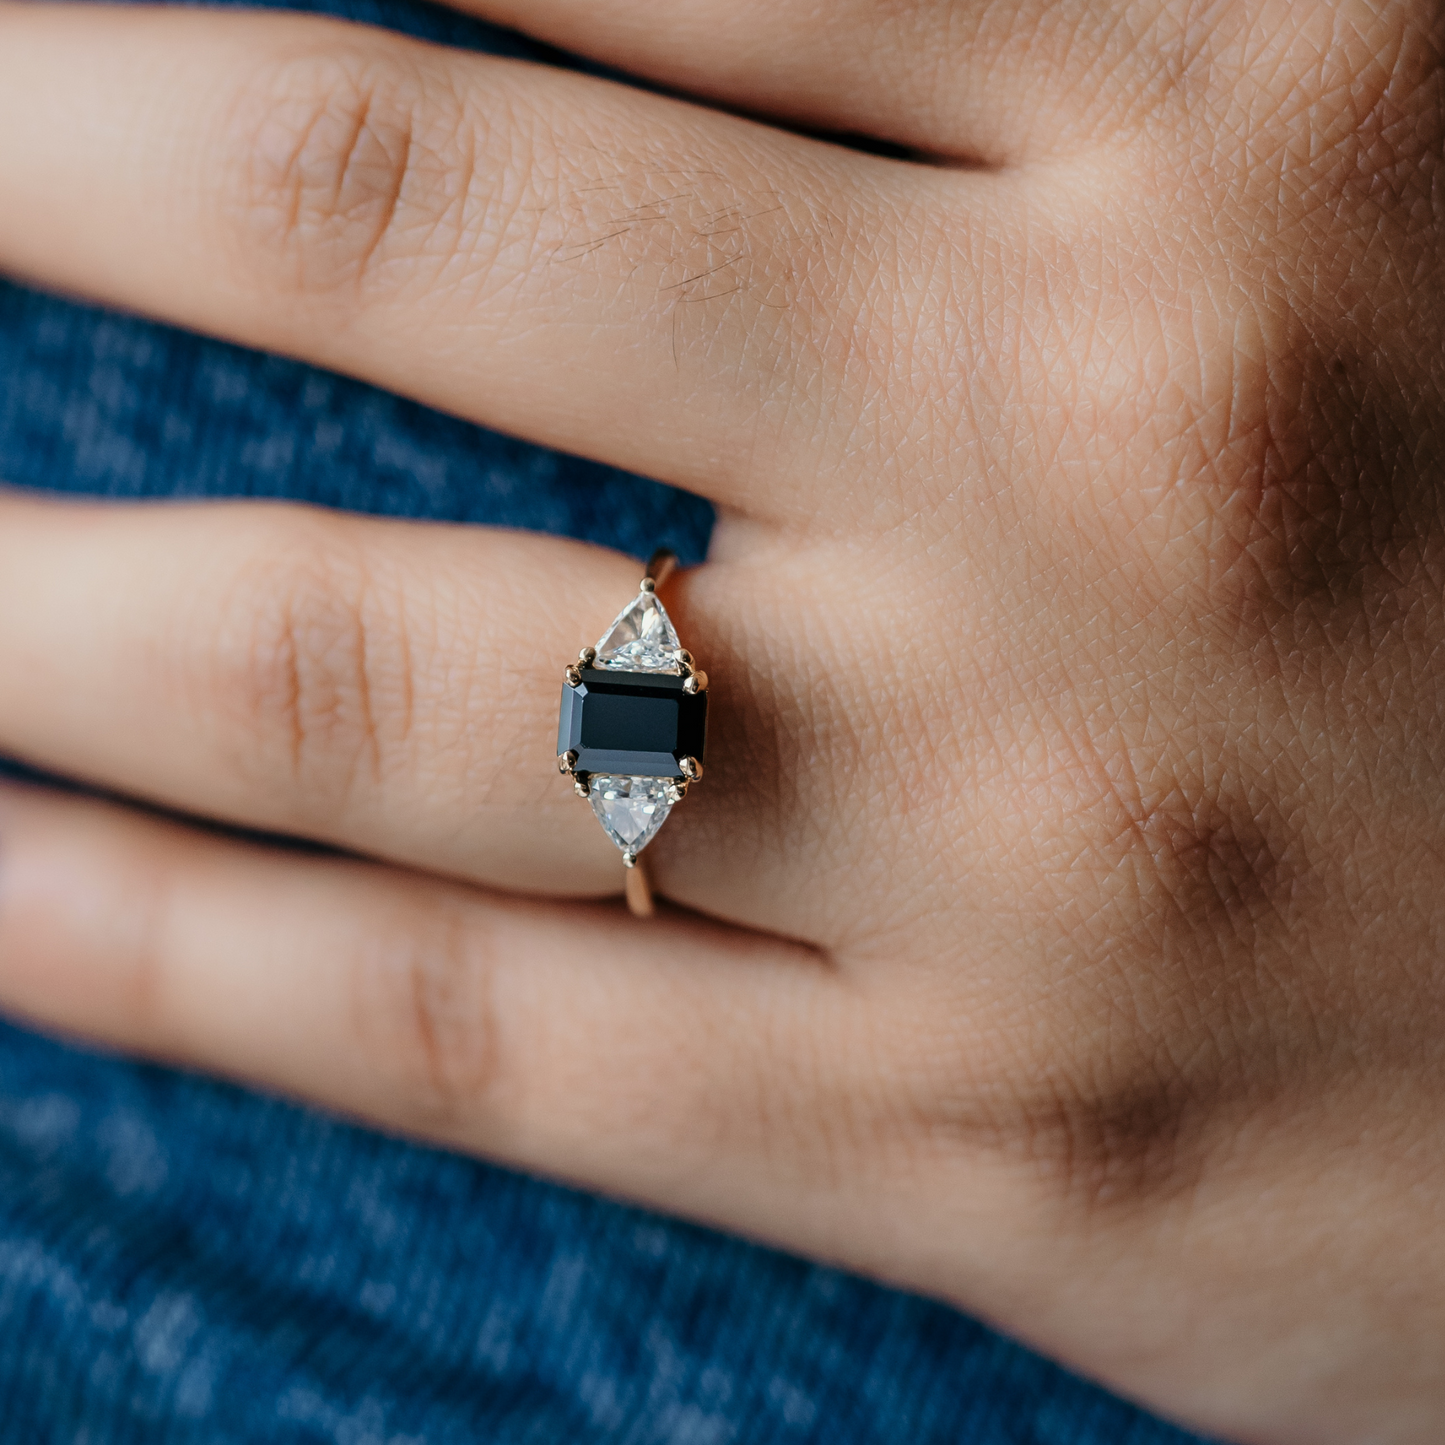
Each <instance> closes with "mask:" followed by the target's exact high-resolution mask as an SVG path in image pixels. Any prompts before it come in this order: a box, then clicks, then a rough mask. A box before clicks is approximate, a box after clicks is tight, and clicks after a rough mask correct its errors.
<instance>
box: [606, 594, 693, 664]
mask: <svg viewBox="0 0 1445 1445" xmlns="http://www.w3.org/2000/svg"><path fill="white" fill-rule="evenodd" d="M681 652H682V644H681V643H680V642H679V641H678V640H677V633H676V632H675V631H674V630H673V626H672V619H671V618H670V617H669V616H668V615H667V609H666V608H665V607H664V606H663V605H662V603H661V602H659V601H658V599H657V594H656V593H655V592H639V593H638V595H637V600H636V601H634V602H630V603H629V604H628V605H627V606H626V607H624V608H623V609H622V611H621V612H619V613H618V614H617V620H616V621H615V622H614V623H613V624H612V626H611V627H609V628H608V629H607V635H606V636H605V637H603V639H602V641H601V642H599V643H598V644H597V661H596V662H595V663H594V664H593V665H594V666H595V667H610V668H612V669H614V670H615V671H617V672H674V673H680V672H681V671H682V658H681V656H680V655H679V654H680V653H681Z"/></svg>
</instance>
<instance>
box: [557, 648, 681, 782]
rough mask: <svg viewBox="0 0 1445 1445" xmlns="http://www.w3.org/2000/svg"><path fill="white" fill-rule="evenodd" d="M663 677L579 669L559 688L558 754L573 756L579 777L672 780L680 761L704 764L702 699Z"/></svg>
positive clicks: (678, 773) (662, 674) (678, 681)
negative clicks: (578, 676) (576, 677)
mask: <svg viewBox="0 0 1445 1445" xmlns="http://www.w3.org/2000/svg"><path fill="white" fill-rule="evenodd" d="M682 683H683V680H682V678H680V677H673V676H671V675H669V674H668V673H665V672H611V671H609V670H607V669H606V668H598V667H584V668H583V669H582V681H581V683H580V684H579V685H578V686H577V687H568V686H564V687H563V689H562V717H561V721H560V723H559V725H558V728H557V752H558V754H559V755H560V754H562V753H568V752H575V753H576V754H577V771H578V772H579V773H621V774H624V775H628V776H631V777H638V778H678V777H681V776H682V766H681V764H682V760H683V759H684V758H688V757H692V758H696V759H697V760H698V762H702V761H703V750H704V748H705V747H706V745H707V694H706V693H705V692H699V693H686V692H684V691H683V688H682Z"/></svg>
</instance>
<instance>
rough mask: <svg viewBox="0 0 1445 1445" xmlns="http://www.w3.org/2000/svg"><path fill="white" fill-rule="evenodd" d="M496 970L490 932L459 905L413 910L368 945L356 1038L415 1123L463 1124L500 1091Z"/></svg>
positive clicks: (443, 1127)
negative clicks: (495, 999)
mask: <svg viewBox="0 0 1445 1445" xmlns="http://www.w3.org/2000/svg"><path fill="white" fill-rule="evenodd" d="M495 972H496V960H495V958H494V953H493V944H492V940H491V936H490V934H489V932H488V930H487V929H486V928H485V927H481V926H478V925H477V923H476V921H475V919H474V918H472V917H471V916H470V914H469V912H468V911H467V910H466V909H465V907H464V906H460V905H456V904H448V903H446V902H442V903H441V904H440V906H436V907H428V908H426V909H424V910H422V909H408V910H407V911H406V912H405V914H404V915H400V916H398V917H396V918H395V919H393V920H391V921H390V922H389V923H383V924H382V925H381V926H380V927H378V928H376V929H375V930H374V931H373V932H372V934H371V936H370V937H369V938H368V939H367V940H366V942H365V943H364V945H363V947H362V950H361V953H360V955H359V957H358V961H357V964H356V966H355V968H354V970H353V973H352V989H351V993H352V1011H351V1017H352V1025H353V1030H354V1034H355V1037H356V1040H357V1044H358V1046H359V1047H360V1048H361V1050H362V1052H363V1055H364V1057H366V1058H367V1059H368V1060H369V1061H371V1062H372V1063H373V1064H374V1065H375V1067H376V1068H377V1069H378V1071H379V1072H380V1073H381V1074H382V1075H383V1076H384V1077H385V1079H386V1083H387V1088H388V1097H389V1098H392V1099H394V1100H396V1101H398V1102H399V1103H400V1105H401V1107H402V1109H403V1110H404V1111H405V1112H406V1114H407V1115H408V1116H409V1120H410V1121H411V1122H414V1123H416V1124H419V1125H420V1126H421V1127H423V1128H426V1129H429V1130H434V1131H436V1132H442V1133H444V1132H447V1131H449V1130H451V1129H453V1128H457V1127H462V1126H465V1125H467V1124H468V1123H470V1122H474V1121H475V1119H476V1117H477V1116H478V1115H479V1114H480V1113H482V1112H484V1111H486V1109H487V1108H488V1106H489V1104H490V1102H491V1100H492V1099H493V1097H494V1096H495V1095H496V1094H498V1093H499V1092H500V1090H501V1088H502V1085H503V1079H502V1077H501V1072H500V1067H499V1056H498V1049H497V1036H498V1030H497V1026H496V1017H495V1013H496V1008H495V1001H494V990H493V983H492V981H493V978H494V976H495Z"/></svg>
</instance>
